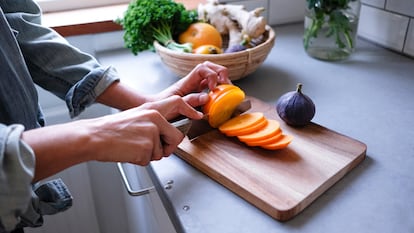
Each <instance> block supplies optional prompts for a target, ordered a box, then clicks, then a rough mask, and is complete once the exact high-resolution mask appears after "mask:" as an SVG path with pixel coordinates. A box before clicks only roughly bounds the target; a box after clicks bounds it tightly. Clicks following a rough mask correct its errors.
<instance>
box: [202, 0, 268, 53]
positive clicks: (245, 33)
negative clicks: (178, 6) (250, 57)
mask: <svg viewBox="0 0 414 233" xmlns="http://www.w3.org/2000/svg"><path fill="white" fill-rule="evenodd" d="M263 11H264V8H263V7H260V8H256V9H254V10H252V11H247V10H246V9H245V7H244V6H243V5H231V4H219V3H218V1H217V0H208V1H207V3H206V4H200V5H199V6H198V15H199V18H200V19H201V20H203V21H204V22H208V23H210V24H211V25H213V26H214V27H216V28H217V30H218V31H219V32H220V34H222V35H229V47H230V46H232V45H235V44H243V45H247V44H248V43H250V41H251V40H252V39H255V38H259V37H261V36H262V35H263V33H264V32H265V31H266V24H267V22H266V19H265V18H264V17H263V16H261V13H262V12H263Z"/></svg>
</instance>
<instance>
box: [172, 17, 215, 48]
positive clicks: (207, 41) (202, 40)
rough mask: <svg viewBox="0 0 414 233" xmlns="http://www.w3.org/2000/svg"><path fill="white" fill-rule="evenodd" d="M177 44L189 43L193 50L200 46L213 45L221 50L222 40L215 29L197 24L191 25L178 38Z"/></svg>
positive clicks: (209, 25) (206, 24)
mask: <svg viewBox="0 0 414 233" xmlns="http://www.w3.org/2000/svg"><path fill="white" fill-rule="evenodd" d="M178 42H179V43H181V44H184V43H191V44H193V49H197V48H198V47H199V46H201V45H214V46H216V47H218V48H220V49H221V48H222V44H223V39H222V37H221V34H220V32H219V31H217V29H216V28H215V27H214V26H213V25H211V24H208V23H203V22H197V23H193V24H191V25H190V26H189V27H188V28H187V30H185V31H184V32H183V33H181V34H180V35H179V36H178Z"/></svg>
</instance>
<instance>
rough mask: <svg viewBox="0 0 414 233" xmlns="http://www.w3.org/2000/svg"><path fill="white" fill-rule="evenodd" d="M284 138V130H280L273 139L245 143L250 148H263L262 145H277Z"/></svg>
mask: <svg viewBox="0 0 414 233" xmlns="http://www.w3.org/2000/svg"><path fill="white" fill-rule="evenodd" d="M281 136H282V130H281V129H279V130H278V133H277V134H275V135H274V136H272V137H269V138H265V139H261V140H257V141H247V142H245V143H246V144H247V145H248V146H262V145H269V144H273V143H276V142H277V141H279V140H280V138H281Z"/></svg>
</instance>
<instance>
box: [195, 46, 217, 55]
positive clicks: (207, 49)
mask: <svg viewBox="0 0 414 233" xmlns="http://www.w3.org/2000/svg"><path fill="white" fill-rule="evenodd" d="M193 53H196V54H220V53H223V50H221V48H219V47H217V46H215V45H209V44H207V45H200V46H198V47H197V48H196V49H193Z"/></svg>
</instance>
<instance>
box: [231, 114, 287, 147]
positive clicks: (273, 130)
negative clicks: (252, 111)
mask: <svg viewBox="0 0 414 233" xmlns="http://www.w3.org/2000/svg"><path fill="white" fill-rule="evenodd" d="M267 121H268V123H267V125H266V126H265V127H263V128H261V129H260V130H258V131H255V132H253V133H250V134H246V135H241V136H237V138H238V139H239V140H240V141H242V142H244V143H246V144H247V143H248V142H254V141H259V140H264V139H266V138H270V137H273V136H275V135H277V134H278V133H279V130H280V123H279V122H278V121H276V120H272V119H268V120H267Z"/></svg>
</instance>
